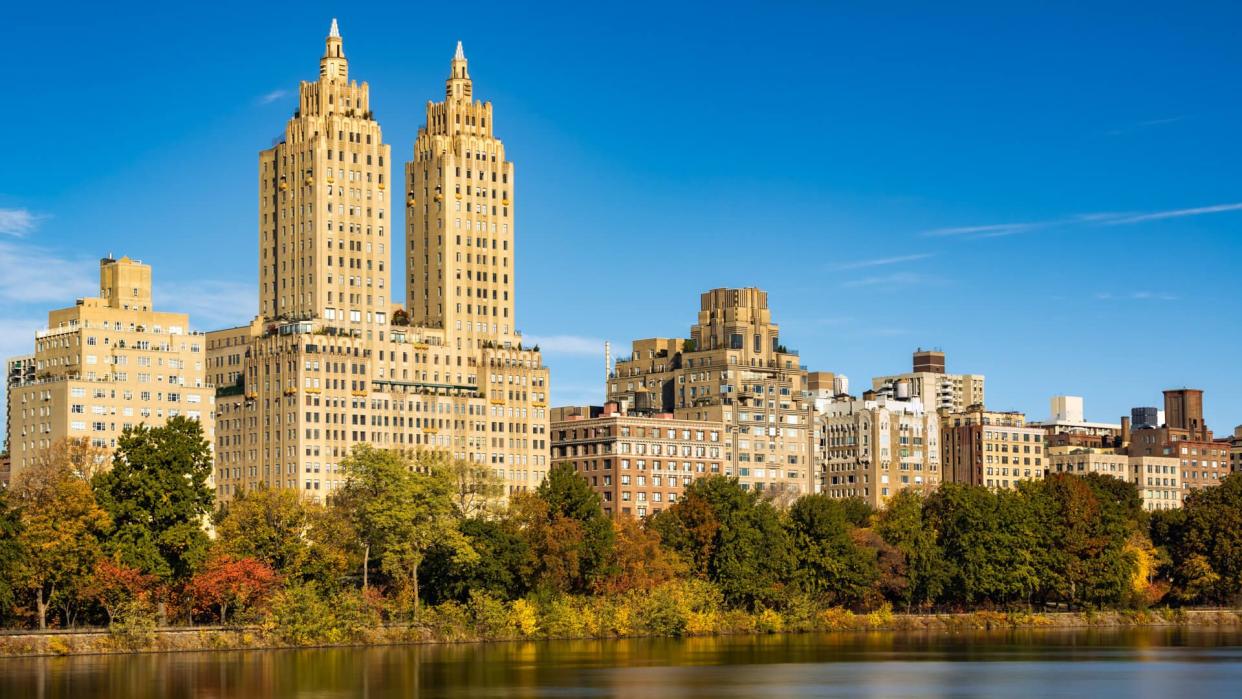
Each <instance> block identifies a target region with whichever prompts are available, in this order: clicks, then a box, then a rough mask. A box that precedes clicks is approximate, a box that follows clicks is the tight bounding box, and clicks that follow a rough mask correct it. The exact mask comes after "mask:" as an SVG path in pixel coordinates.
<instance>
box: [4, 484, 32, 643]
mask: <svg viewBox="0 0 1242 699" xmlns="http://www.w3.org/2000/svg"><path fill="white" fill-rule="evenodd" d="M21 536H22V518H21V513H19V512H18V511H17V510H16V509H14V508H12V507H11V506H10V505H9V491H8V490H7V489H5V488H0V619H3V618H4V617H5V616H6V615H7V614H8V611H9V609H10V608H12V606H13V602H14V601H15V600H16V599H17V597H16V594H15V593H16V592H17V590H15V589H14V581H15V580H16V579H17V574H18V571H20V570H21V568H22V563H23V560H24V559H25V557H26V552H25V550H24V549H23V548H22V539H21Z"/></svg>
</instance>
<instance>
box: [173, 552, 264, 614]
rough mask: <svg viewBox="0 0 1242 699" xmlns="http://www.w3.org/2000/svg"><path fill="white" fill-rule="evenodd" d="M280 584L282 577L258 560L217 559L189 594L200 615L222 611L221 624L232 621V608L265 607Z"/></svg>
mask: <svg viewBox="0 0 1242 699" xmlns="http://www.w3.org/2000/svg"><path fill="white" fill-rule="evenodd" d="M279 584H280V575H278V574H277V573H276V571H275V570H274V569H273V568H272V567H271V566H269V565H268V564H266V563H264V562H263V561H260V560H258V559H256V558H234V557H232V556H228V555H223V556H216V557H215V558H212V559H211V560H210V561H208V562H207V565H206V567H204V568H203V570H202V571H201V572H199V573H197V574H196V575H195V576H194V577H192V578H190V581H189V582H188V583H186V586H185V594H186V596H188V597H189V598H190V599H191V600H192V601H193V605H194V606H193V608H194V611H196V612H206V611H210V609H211V608H212V607H216V608H217V609H218V610H219V611H220V623H221V624H224V623H227V621H228V612H229V608H230V607H231V608H233V609H246V608H249V607H254V606H257V605H261V604H262V603H263V602H265V601H266V600H267V598H268V597H269V596H271V594H272V593H273V592H274V591H275V590H276V586H277V585H279Z"/></svg>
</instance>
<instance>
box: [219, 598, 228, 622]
mask: <svg viewBox="0 0 1242 699" xmlns="http://www.w3.org/2000/svg"><path fill="white" fill-rule="evenodd" d="M228 613H229V605H228V604H226V603H224V602H221V603H220V625H221V626H224V625H225V624H226V623H228V622H227V619H228Z"/></svg>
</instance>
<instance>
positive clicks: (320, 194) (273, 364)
mask: <svg viewBox="0 0 1242 699" xmlns="http://www.w3.org/2000/svg"><path fill="white" fill-rule="evenodd" d="M326 44H327V45H326V49H325V52H324V56H323V58H322V59H321V60H320V71H319V79H318V80H317V81H315V82H303V83H302V84H301V88H300V91H299V107H298V110H297V111H296V112H295V113H294V115H293V117H292V118H291V119H290V120H289V122H288V124H287V125H286V129H285V136H284V139H283V140H282V142H281V143H279V144H277V145H276V146H274V147H273V148H271V149H268V150H265V151H263V152H262V153H261V154H260V157H259V175H260V176H259V200H260V220H259V263H260V276H259V279H260V306H259V308H260V316H259V317H258V318H257V319H256V320H255V321H254V322H253V323H251V324H250V325H248V326H243V327H240V328H230V329H225V330H220V331H217V332H213V333H211V334H210V343H209V372H210V373H211V375H212V376H214V377H218V379H219V380H220V381H221V382H222V383H224V387H223V388H221V391H220V397H219V401H218V411H219V416H218V417H219V424H220V425H221V428H222V429H221V430H220V431H219V435H218V439H217V455H218V458H217V469H216V478H217V495H218V497H220V498H221V499H227V498H229V497H230V496H231V495H232V494H233V493H234V492H236V491H237V490H239V489H253V488H256V487H258V486H259V485H260V484H266V485H269V486H278V487H288V488H295V489H298V490H299V491H301V492H303V493H304V494H305V495H306V496H308V497H310V498H314V499H322V498H324V497H326V496H328V495H330V494H331V492H332V491H333V490H335V489H337V488H339V487H340V485H341V484H342V482H343V479H344V477H343V474H342V473H341V468H340V462H341V460H342V459H343V458H344V457H345V456H346V455H347V454H348V453H349V451H350V449H352V447H353V446H354V445H356V444H359V443H368V444H372V445H376V446H379V447H397V448H408V449H413V450H437V451H444V452H448V453H450V454H451V455H452V456H454V457H456V458H460V459H468V460H472V461H475V462H477V463H483V464H488V465H490V467H491V468H492V469H493V471H494V472H495V473H496V474H497V475H498V476H500V477H501V478H502V479H503V480H504V482H505V483H506V485H507V487H508V491H509V492H516V491H521V490H527V489H530V488H533V487H535V486H537V485H538V484H539V482H540V481H542V479H543V477H544V475H545V474H546V472H547V469H548V449H549V445H548V436H547V429H548V410H547V400H548V370H547V368H546V367H545V366H544V364H543V361H542V357H541V356H540V353H539V352H538V351H537V350H534V349H531V348H530V347H526V346H524V345H523V344H522V341H521V336H520V335H519V334H518V332H517V331H516V330H515V326H514V318H513V312H512V301H513V294H512V284H513V273H512V269H513V255H514V245H513V240H514V239H513V227H512V215H513V208H512V207H513V206H514V203H513V198H514V195H513V193H512V189H511V187H512V184H511V181H510V180H509V174H505V173H511V167H512V166H511V164H510V163H508V162H507V161H505V160H504V157H503V149H502V148H501V144H500V141H499V140H497V139H495V138H494V137H493V136H492V128H493V125H492V120H491V105H490V104H483V103H480V102H476V101H474V100H473V99H472V88H471V83H470V78H469V75H468V73H467V71H466V60H465V57H464V55H463V54H462V51H461V48H460V46H459V47H458V51H457V55H456V56H455V57H454V58H453V59H452V61H451V64H450V77H449V79H448V82H447V86H448V90H447V92H448V95H447V98H446V101H445V102H443V103H436V104H433V105H431V106H430V107H429V108H428V123H427V124H426V125H424V126H423V127H422V128H421V129H420V136H419V139H418V141H417V142H416V143H415V146H414V160H413V161H412V162H411V163H410V164H409V165H408V166H407V168H406V172H407V175H408V177H409V181H408V182H407V185H408V190H409V194H408V196H407V197H406V198H405V201H404V204H405V205H406V210H407V220H409V221H410V227H409V228H408V229H407V237H408V238H409V240H408V245H407V246H403V245H400V244H399V243H397V242H396V241H395V240H394V238H393V235H392V233H393V229H392V220H391V215H390V214H391V208H390V206H389V201H390V192H391V189H390V187H389V186H388V184H389V182H390V178H389V172H390V169H391V162H390V156H389V147H388V146H387V145H386V144H384V143H383V140H382V134H381V131H380V127H379V124H378V122H377V121H376V120H375V118H374V115H373V113H372V111H371V108H370V101H369V99H370V92H369V88H368V86H367V84H366V83H362V84H358V83H357V82H351V81H349V80H348V76H349V65H348V62H347V60H346V58H345V52H344V47H343V43H342V40H341V36H340V33H339V31H338V30H337V27H336V22H335V21H333V25H332V29H331V31H330V32H329V35H328V38H327V42H326ZM483 115H486V116H483ZM475 120H478V121H477V122H476V121H475ZM467 152H468V153H469V154H470V156H471V157H470V158H469V160H470V162H471V163H476V162H478V163H479V166H478V167H482V161H486V163H487V167H486V168H482V169H478V167H476V168H470V169H469V173H468V174H458V170H459V168H460V162H459V160H458V159H457V158H458V157H460V158H461V160H465V159H466V153H467ZM450 153H453V154H459V156H457V155H455V156H452V157H450V155H449V154H450ZM485 154H486V155H485ZM493 156H496V158H497V159H496V160H495V161H494V162H493ZM476 170H477V172H478V173H484V172H485V173H486V174H485V175H484V180H485V181H486V182H488V183H489V186H488V187H487V189H488V194H487V198H488V200H489V201H490V199H491V198H492V197H491V196H490V194H491V189H492V188H491V186H490V176H491V174H492V173H493V172H496V173H499V174H502V175H503V180H504V182H503V184H505V185H507V188H505V189H502V190H501V191H502V192H503V202H504V203H503V205H502V204H501V203H500V201H501V199H500V198H499V197H498V198H497V206H503V207H504V209H503V213H501V212H500V211H499V209H498V211H497V213H496V214H495V215H493V214H492V211H491V209H490V208H489V209H488V210H487V211H484V210H483V208H482V206H481V205H479V206H477V208H476V207H475V206H473V204H475V202H476V200H479V201H481V198H482V197H483V194H482V193H480V192H479V191H478V190H477V189H475V188H474V187H475V185H473V184H472V185H471V186H470V187H466V188H464V189H463V192H462V196H461V197H460V198H458V197H457V196H455V193H453V192H449V193H448V194H447V196H446V195H445V192H446V191H448V190H446V189H445V188H446V187H452V188H454V189H456V188H457V186H458V185H457V183H459V182H461V183H463V185H462V186H463V187H465V185H464V183H465V181H466V180H467V178H472V179H471V180H470V181H471V182H472V183H474V182H478V181H479V179H480V178H479V177H478V176H477V175H476ZM424 183H426V187H427V188H428V190H429V191H430V190H431V189H434V188H435V187H439V188H440V190H441V191H439V192H436V193H434V194H432V196H429V197H424V196H423V195H422V190H423V189H424ZM498 189H500V188H498ZM437 195H438V196H437ZM468 197H469V202H470V203H471V204H472V206H470V207H469V208H468V209H467V210H468V211H469V215H466V212H464V211H463V212H462V213H460V214H459V213H457V212H456V203H457V202H459V201H466V200H467V198H468ZM450 213H451V214H452V216H451V217H450V216H449V214H450ZM454 220H461V221H463V222H470V225H472V226H473V225H474V224H475V223H477V224H478V225H477V230H478V232H477V234H475V235H473V236H466V235H465V233H464V231H465V228H464V227H463V228H458V227H457V226H456V225H455V224H454V223H453V222H452V221H454ZM501 221H503V223H502V224H500V225H498V226H497V227H496V229H495V235H493V223H498V222H501ZM424 224H425V225H424ZM458 236H461V240H460V242H454V241H456V240H457V237H458ZM431 240H435V241H437V242H436V243H435V246H438V247H433V246H432V244H431V243H430V242H429V241H431ZM398 249H401V250H403V251H404V254H405V257H406V261H407V263H408V264H407V265H406V266H407V268H408V269H409V270H411V271H410V274H411V277H410V279H408V280H407V286H408V288H409V290H410V298H411V299H413V300H414V301H415V303H413V304H412V307H411V309H410V314H409V318H411V319H412V320H413V322H412V323H411V322H409V321H408V320H407V318H406V317H405V314H398V313H395V312H394V307H393V306H392V304H391V300H390V288H391V284H390V280H391V270H390V267H389V262H390V260H391V257H392V253H393V252H394V251H396V250H398ZM484 250H486V251H487V252H486V254H485V253H484V252H483V251H484ZM493 251H494V254H493ZM414 258H418V260H423V259H425V258H426V259H435V260H437V261H438V264H433V265H431V266H426V265H423V264H422V263H421V262H419V263H418V264H415V262H414V261H413V259H414ZM459 290H460V291H459ZM450 294H451V295H450ZM485 294H486V297H487V299H488V301H487V304H486V308H484V307H483V306H480V305H477V301H479V300H482V299H483V297H484V295H485ZM493 295H495V303H493V302H492V297H493ZM466 298H469V299H471V300H472V301H471V302H468V305H467V307H466V308H464V309H463V310H462V311H461V313H460V314H457V313H456V310H455V309H456V308H457V306H456V304H457V303H458V302H459V301H460V300H464V299H466ZM449 303H451V304H453V305H452V306H446V305H445V304H449ZM472 304H474V305H472ZM431 308H435V309H439V310H438V312H439V315H435V314H433V313H429V311H428V309H431ZM446 308H451V309H454V310H453V311H452V312H450V311H446V310H445V309H446ZM496 309H500V310H496ZM501 311H503V312H501ZM485 315H486V317H487V318H488V320H489V322H488V324H487V327H486V328H484V327H483V318H484V316H485ZM493 316H494V317H495V319H496V322H495V325H494V326H493V324H492V323H491V322H490V321H491V319H492V318H493ZM466 319H469V325H470V330H469V331H467V329H466V323H465V322H464V321H465V320H466ZM458 320H462V321H463V323H462V324H461V325H460V327H459V324H458ZM225 382H227V383H225Z"/></svg>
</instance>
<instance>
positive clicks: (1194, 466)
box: [1127, 388, 1230, 500]
mask: <svg viewBox="0 0 1242 699" xmlns="http://www.w3.org/2000/svg"><path fill="white" fill-rule="evenodd" d="M1164 418H1165V424H1163V425H1161V426H1158V427H1156V426H1144V427H1141V428H1136V429H1134V430H1132V431H1131V432H1130V434H1129V443H1128V446H1127V450H1128V453H1129V454H1130V455H1131V456H1166V457H1171V458H1175V459H1177V460H1178V461H1179V463H1180V466H1181V474H1180V475H1181V486H1182V499H1183V500H1184V499H1185V496H1186V495H1188V494H1189V493H1190V491H1192V490H1195V489H1198V488H1210V487H1213V486H1216V485H1219V484H1220V482H1221V480H1223V479H1224V478H1225V477H1226V476H1228V475H1229V473H1230V464H1229V459H1230V453H1229V452H1230V446H1229V445H1228V444H1224V443H1222V442H1218V441H1216V440H1214V439H1213V437H1212V431H1211V430H1210V429H1208V427H1207V425H1206V424H1205V423H1204V421H1203V391H1201V390H1198V389H1193V388H1180V389H1170V390H1167V391H1165V392H1164Z"/></svg>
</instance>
